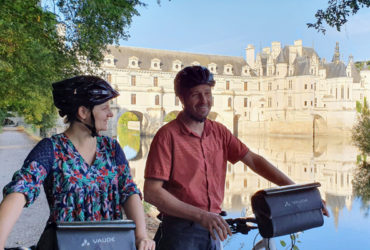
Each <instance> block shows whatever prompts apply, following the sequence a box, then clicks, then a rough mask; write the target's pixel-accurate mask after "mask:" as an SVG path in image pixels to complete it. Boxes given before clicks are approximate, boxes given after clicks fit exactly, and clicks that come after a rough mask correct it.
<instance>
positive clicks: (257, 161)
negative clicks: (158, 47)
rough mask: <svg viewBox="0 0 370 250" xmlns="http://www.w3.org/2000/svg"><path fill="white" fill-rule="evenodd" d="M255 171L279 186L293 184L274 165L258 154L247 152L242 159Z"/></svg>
mask: <svg viewBox="0 0 370 250" xmlns="http://www.w3.org/2000/svg"><path fill="white" fill-rule="evenodd" d="M242 161H243V162H244V163H245V164H247V165H248V166H249V167H250V168H251V169H252V170H253V171H254V172H255V173H257V174H258V175H260V176H262V177H263V178H265V179H267V180H269V181H271V182H273V183H275V184H276V185H279V186H284V185H290V184H294V181H292V180H291V179H290V178H289V177H288V176H287V175H286V174H284V173H283V172H281V171H280V170H279V169H278V168H276V167H274V166H273V165H272V164H271V163H270V162H268V161H267V160H266V159H265V158H263V157H262V156H260V155H257V154H255V153H253V152H249V153H248V154H247V155H246V156H245V157H244V158H243V160H242Z"/></svg>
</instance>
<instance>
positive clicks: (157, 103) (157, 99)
mask: <svg viewBox="0 0 370 250" xmlns="http://www.w3.org/2000/svg"><path fill="white" fill-rule="evenodd" d="M154 103H155V105H157V106H158V105H159V95H156V96H155V100H154Z"/></svg>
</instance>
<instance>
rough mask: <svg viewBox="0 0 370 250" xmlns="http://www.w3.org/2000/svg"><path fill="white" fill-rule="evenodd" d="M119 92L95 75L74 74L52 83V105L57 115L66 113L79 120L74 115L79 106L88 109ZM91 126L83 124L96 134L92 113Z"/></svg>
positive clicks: (115, 95) (62, 115)
mask: <svg viewBox="0 0 370 250" xmlns="http://www.w3.org/2000/svg"><path fill="white" fill-rule="evenodd" d="M118 95H119V93H118V92H117V91H116V90H114V89H113V88H112V87H111V86H110V84H109V83H108V82H106V81H105V80H103V79H101V78H99V77H97V76H76V77H72V78H69V79H65V80H63V81H59V82H56V83H53V98H54V105H55V106H56V107H57V108H58V109H59V115H60V116H61V117H64V116H66V115H67V117H69V118H71V117H72V118H73V119H72V120H76V121H79V122H81V121H80V120H79V119H77V117H75V115H76V113H77V110H78V108H79V107H80V106H85V107H87V108H89V109H90V110H92V109H93V107H94V106H95V105H99V104H102V103H104V102H106V101H108V100H110V99H112V98H115V97H117V96H118ZM91 118H92V122H93V127H91V126H89V125H87V124H85V123H83V124H85V125H86V126H87V127H88V128H89V129H91V131H92V134H93V136H96V135H97V133H96V130H95V120H94V116H93V115H92V117H91Z"/></svg>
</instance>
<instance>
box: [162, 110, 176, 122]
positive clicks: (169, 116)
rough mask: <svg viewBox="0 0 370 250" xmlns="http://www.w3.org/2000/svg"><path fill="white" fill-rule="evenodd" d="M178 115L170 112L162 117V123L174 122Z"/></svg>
mask: <svg viewBox="0 0 370 250" xmlns="http://www.w3.org/2000/svg"><path fill="white" fill-rule="evenodd" d="M178 113H179V112H176V111H174V112H171V113H169V114H167V115H166V116H165V117H164V119H163V121H164V122H170V121H172V120H175V119H176V117H177V115H178Z"/></svg>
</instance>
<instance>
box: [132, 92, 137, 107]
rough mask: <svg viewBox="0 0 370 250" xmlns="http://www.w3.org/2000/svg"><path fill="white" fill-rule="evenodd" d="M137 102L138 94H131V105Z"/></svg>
mask: <svg viewBox="0 0 370 250" xmlns="http://www.w3.org/2000/svg"><path fill="white" fill-rule="evenodd" d="M135 104H136V94H131V105H135Z"/></svg>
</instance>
